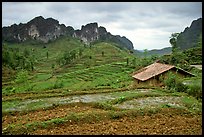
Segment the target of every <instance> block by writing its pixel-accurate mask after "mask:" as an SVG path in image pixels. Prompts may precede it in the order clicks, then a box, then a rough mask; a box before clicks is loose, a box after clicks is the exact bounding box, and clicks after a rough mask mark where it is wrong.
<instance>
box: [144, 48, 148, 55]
mask: <svg viewBox="0 0 204 137" xmlns="http://www.w3.org/2000/svg"><path fill="white" fill-rule="evenodd" d="M147 53H148V50H147V49H144V53H143V54H144V57H147Z"/></svg>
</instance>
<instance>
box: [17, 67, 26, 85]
mask: <svg viewBox="0 0 204 137" xmlns="http://www.w3.org/2000/svg"><path fill="white" fill-rule="evenodd" d="M26 81H28V72H27V71H26V70H20V71H19V72H18V73H17V75H16V79H15V82H16V83H25V82H26Z"/></svg>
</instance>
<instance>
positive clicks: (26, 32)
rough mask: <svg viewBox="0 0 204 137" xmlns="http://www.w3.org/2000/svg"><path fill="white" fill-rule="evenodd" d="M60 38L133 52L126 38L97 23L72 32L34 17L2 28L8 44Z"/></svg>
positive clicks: (46, 20)
mask: <svg viewBox="0 0 204 137" xmlns="http://www.w3.org/2000/svg"><path fill="white" fill-rule="evenodd" d="M60 36H71V37H75V38H79V39H80V40H81V41H83V42H84V43H85V44H90V43H92V42H95V41H110V42H114V43H117V44H118V46H119V47H120V48H126V49H129V50H133V44H132V42H131V41H130V40H129V39H127V38H126V37H124V36H123V37H121V36H120V35H112V34H111V33H110V32H107V31H106V28H104V27H102V26H100V27H98V24H97V23H89V24H87V25H85V26H82V27H81V30H74V28H73V27H71V26H67V27H66V26H65V25H64V24H59V21H57V20H55V19H53V18H47V19H44V18H43V17H42V16H38V17H35V18H34V19H32V20H31V21H29V22H28V23H25V24H22V23H20V24H19V25H17V24H13V25H11V26H9V27H3V28H2V40H3V41H8V42H23V41H26V40H29V39H34V40H38V41H42V42H44V43H47V42H49V41H52V40H55V39H57V38H58V37H60Z"/></svg>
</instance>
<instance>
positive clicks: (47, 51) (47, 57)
mask: <svg viewBox="0 0 204 137" xmlns="http://www.w3.org/2000/svg"><path fill="white" fill-rule="evenodd" d="M47 59H48V51H47Z"/></svg>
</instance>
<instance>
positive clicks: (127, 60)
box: [126, 58, 129, 66]
mask: <svg viewBox="0 0 204 137" xmlns="http://www.w3.org/2000/svg"><path fill="white" fill-rule="evenodd" d="M126 62H127V66H128V65H129V58H127V59H126Z"/></svg>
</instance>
